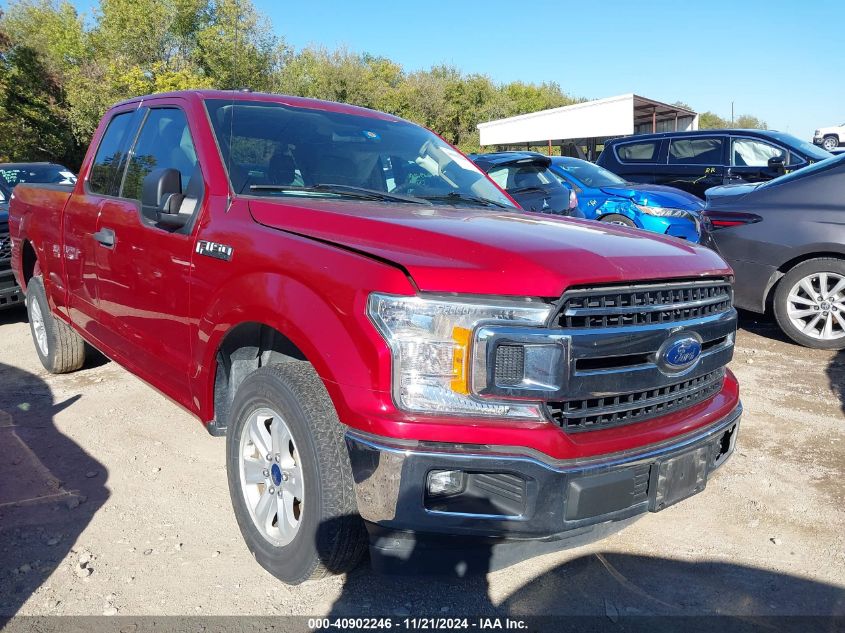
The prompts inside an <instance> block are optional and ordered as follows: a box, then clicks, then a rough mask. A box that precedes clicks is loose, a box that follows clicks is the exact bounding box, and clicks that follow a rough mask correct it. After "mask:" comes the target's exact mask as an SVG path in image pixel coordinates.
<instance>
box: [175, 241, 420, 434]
mask: <svg viewBox="0 0 845 633" xmlns="http://www.w3.org/2000/svg"><path fill="white" fill-rule="evenodd" d="M280 237H281V235H280ZM312 244H314V243H312ZM314 247H315V248H316V249H318V250H320V251H324V252H322V253H320V254H315V255H314V260H317V261H321V262H323V263H325V264H326V266H323V267H320V270H321V271H322V272H323V275H320V277H321V278H319V279H314V278H313V275H314V271H313V269H312V270H311V271H310V273H308V274H309V278H308V279H307V280H306V279H304V278H302V276H301V275H303V274H305V270H304V269H302V268H298V267H291V266H285V267H284V268H286V269H287V270H286V271H285V272H279V271H273V270H262V271H255V272H251V273H249V274H246V275H243V276H237V277H233V278H230V279H229V280H228V281H227V283H225V284H224V285H222V286H221V287H220V288H218V289H217V290H216V292H215V293H214V296H213V297H212V298H211V300H210V301H209V302H208V308H207V309H206V310H205V312H204V314H203V315H202V316H201V317H200V318H199V320H198V321H197V329H198V331H197V335H196V336H195V337H193V340H194V341H196V342H197V345H196V347H195V348H194V350H193V354H192V356H193V359H194V360H193V362H194V367H193V368H192V376H191V383H192V392H193V399H194V404H195V406H196V408H197V411H198V413H199V415H200V417H201V419H203V420H211V419H213V417H214V410H213V409H214V380H215V369H216V366H217V361H216V355H217V351H218V349H219V348H220V345H221V343H222V342H223V340H224V338H225V336H226V334H227V333H229V332H230V331H231V330H232V329H233V328H235V327H237V326H238V325H240V324H243V323H250V322H252V323H255V322H257V323H262V324H264V325H267V326H269V327H272V328H274V329H275V330H277V331H279V332H280V333H281V334H283V335H284V336H286V337H287V338H288V339H289V340H290V341H291V342H292V343H293V344H294V345H295V346H296V347H297V348H298V349H299V350H300V351H301V352H302V353H303V354H304V355H305V357H306V358H307V359H308V361H309V362H310V363H311V364H312V365H313V366H314V368H315V370H316V372H317V374H318V375H319V376H320V378H321V379H322V380H323V382H324V384H325V385H326V388H327V389H328V390H329V392H330V394H331V395H332V399H333V400H334V402H335V405H336V406H337V407H338V410H339V412H340V410H342V409H346V408H347V405H346V403H347V401H348V398H347V397H345V396H344V391H345V389H344V388H345V387H349V388H358V389H366V390H377V391H385V392H389V390H390V370H391V365H390V362H391V361H390V354H389V351H388V349H387V345H386V344H385V343H384V341H383V340H382V339H381V337H380V335H379V334H378V332H377V331H376V330H375V327H373V325H372V324H371V323H370V321H369V319H368V318H367V316H366V304H367V299H368V296H369V294H370V292H372V291H374V290H378V291H380V292H391V293H395V294H413V293H414V289H413V287H412V286H411V284H410V282H409V281H408V279H407V278H406V277H405V275H404V274H402V272H401V271H399V270H398V269H395V268H393V267H391V266H388V265H386V264H382V263H379V262H376V261H373V260H370V259H367V258H365V257H363V256H359V255H355V254H352V253H348V252H344V251H341V250H340V249H335V248H331V247H329V246H327V245H322V244H314ZM308 250H310V249H308ZM314 260H312V261H314ZM330 262H333V264H331V265H330V264H329V263H330ZM295 271H296V272H299V276H297V275H296V274H295ZM331 271H342V272H343V275H342V277H343V278H342V279H338V277H337V276H333V275H331ZM349 279H354V280H355V283H351V282H350V281H348V280H349Z"/></svg>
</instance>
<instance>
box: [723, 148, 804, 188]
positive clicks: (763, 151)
mask: <svg viewBox="0 0 845 633" xmlns="http://www.w3.org/2000/svg"><path fill="white" fill-rule="evenodd" d="M773 158H774V159H780V160H781V167H782V169H778V168H776V167H774V166H772V165H771V164H770V162H769V161H771V160H772V159H773ZM788 160H789V152H787V151H786V150H785V149H784V148H782V147H778V146H777V145H772V144H771V143H767V142H766V141H761V140H760V139H756V138H748V137H731V150H730V167H729V168H728V173H727V175H726V177H725V184H734V183H742V182H765V181H767V180H771V179H772V178H777V177H778V176H781V175H783V173H784V171H783V168H785V167H786V164H787V162H788Z"/></svg>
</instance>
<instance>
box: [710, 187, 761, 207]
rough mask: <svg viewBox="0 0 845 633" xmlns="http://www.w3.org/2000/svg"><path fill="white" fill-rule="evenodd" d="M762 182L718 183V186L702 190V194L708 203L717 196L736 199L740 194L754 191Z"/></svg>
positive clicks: (744, 194)
mask: <svg viewBox="0 0 845 633" xmlns="http://www.w3.org/2000/svg"><path fill="white" fill-rule="evenodd" d="M762 184H763V183H761V182H746V183H738V184H735V185H720V186H718V187H710V189H708V190H707V191H705V192H704V195H705V196H707V204H708V205H709V204H710V203H711V202H713V201H714V200H716V199H717V198H718V199H722V198H726V199H727V198H731V199H732V200H737V199H738V198H740V197H741V196H746V195H748V194H749V193H751V192H752V191H756V190H757V187H759V186H760V185H762Z"/></svg>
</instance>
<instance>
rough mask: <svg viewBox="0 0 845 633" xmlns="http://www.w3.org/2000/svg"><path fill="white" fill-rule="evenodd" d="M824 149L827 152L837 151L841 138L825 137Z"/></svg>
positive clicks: (823, 141)
mask: <svg viewBox="0 0 845 633" xmlns="http://www.w3.org/2000/svg"><path fill="white" fill-rule="evenodd" d="M822 147H824V148H825V149H826V150H827V151H831V150H834V149H836V148H837V147H839V137H837V136H833V135H832V134H831V135H829V136H825V137H824V139H823V140H822Z"/></svg>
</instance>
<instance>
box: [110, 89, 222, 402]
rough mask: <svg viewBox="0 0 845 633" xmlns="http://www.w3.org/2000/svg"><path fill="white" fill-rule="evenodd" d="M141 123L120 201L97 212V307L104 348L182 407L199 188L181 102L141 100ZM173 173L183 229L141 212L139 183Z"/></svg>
mask: <svg viewBox="0 0 845 633" xmlns="http://www.w3.org/2000/svg"><path fill="white" fill-rule="evenodd" d="M144 105H145V107H144V108H143V111H142V118H143V122H142V124H141V128H140V131H139V132H138V134H137V137H136V139H135V141H134V143H133V145H132V149H131V150H130V152H129V154H128V158H127V166H126V169H125V173H124V174H123V178H122V182H121V185H120V190H119V194H118V196H117V197H116V198H115V199H113V200H110V201H108V203H106V204H105V205H103V207H102V208H101V209H100V214H99V218H98V222H97V231H98V233H99V234H100V235H101V237H103V238H104V243H103V244H102V247H101V248H100V250H99V251H98V258H97V272H98V283H97V293H98V305H99V307H100V311H101V314H102V318H103V320H104V321H106V322H108V323H109V331H110V333H111V340H110V341H109V343H110V347H111V348H112V349H114V350H116V351H117V353H119V354H121V355H122V356H123V360H124V362H125V363H127V364H128V365H130V366H131V368H132V370H133V371H135V372H136V373H138V374H139V375H140V376H141V377H143V378H144V379H145V380H147V381H148V382H150V383H152V384H153V385H155V386H157V387H159V388H160V389H161V390H162V391H164V392H165V393H167V394H168V395H171V396H173V397H175V398H177V399H178V400H179V401H180V402H182V399H185V401H184V402H182V404H184V405H185V406H188V404H189V403H188V402H187V400H188V399H189V394H190V390H189V388H188V372H189V364H190V353H191V344H190V341H191V337H190V323H189V314H188V307H189V296H190V272H191V259H192V252H193V245H194V226H195V224H196V222H195V220H196V218H197V216H198V214H199V211H200V207H201V205H202V203H203V198H204V191H205V184H204V180H203V174H202V169H201V166H200V164H199V162H198V160H197V153H196V150H195V148H194V142H193V138H194V136H195V133H194V132H192V130H191V126H190V124H189V122H188V116H187V114H186V112H185V110H184V109H183V106H182V100H181V99H177V98H173V99H161V100H151V101H145V103H144ZM167 168H172V169H176V170H178V171H179V173H180V176H181V187H182V193H183V194H184V195H185V198H184V201H183V202H182V206H181V209H180V213H186V214H189V215H190V216H191V219H190V220H189V221H188V223H187V225H185V226H183V227H180V228H173V227H168V226H165V225H162V224H160V223H159V222H158V220H157V215H156V214H155V213H154V212H151V211H150V210H149V209H145V210H144V211H143V212H142V206H141V190H142V185H143V182H144V179H145V178H146V177H147V176H148V175H149V174H150V173H151V172H153V171H154V170H158V169H167Z"/></svg>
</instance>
